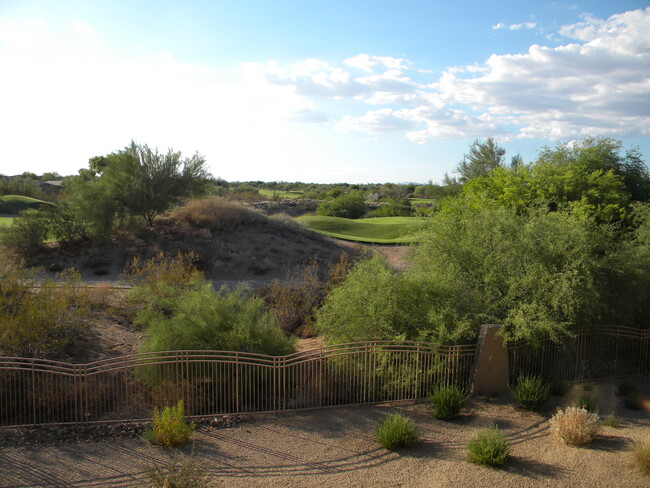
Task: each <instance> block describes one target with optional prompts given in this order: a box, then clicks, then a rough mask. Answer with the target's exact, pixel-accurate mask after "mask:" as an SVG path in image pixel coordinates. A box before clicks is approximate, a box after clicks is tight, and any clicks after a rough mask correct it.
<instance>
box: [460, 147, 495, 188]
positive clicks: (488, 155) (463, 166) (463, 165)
mask: <svg viewBox="0 0 650 488" xmlns="http://www.w3.org/2000/svg"><path fill="white" fill-rule="evenodd" d="M505 154H506V150H505V149H503V148H502V147H500V146H499V145H498V144H497V143H496V142H495V141H494V139H492V138H491V137H488V138H487V140H486V141H485V142H481V141H479V140H476V141H474V142H473V143H472V144H471V145H470V148H469V153H468V154H465V155H464V156H463V159H462V161H461V162H460V163H459V164H458V167H457V168H456V172H457V173H458V174H459V175H460V178H459V179H460V182H461V183H467V182H468V181H470V180H473V179H475V178H479V177H483V176H486V175H488V174H489V173H490V171H492V170H493V169H495V168H498V167H499V166H501V164H502V163H503V158H504V156H505Z"/></svg>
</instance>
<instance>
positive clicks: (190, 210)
mask: <svg viewBox="0 0 650 488" xmlns="http://www.w3.org/2000/svg"><path fill="white" fill-rule="evenodd" d="M169 216H170V217H171V218H172V219H174V220H176V221H177V222H181V223H182V222H185V223H187V224H189V225H191V226H192V227H197V228H201V229H208V230H210V231H212V232H226V231H231V230H233V229H236V228H237V227H239V226H240V225H243V224H249V223H254V222H260V221H262V220H264V219H265V217H264V216H263V215H262V214H260V213H258V212H256V211H254V210H251V209H250V208H247V207H245V206H244V205H242V204H240V203H237V202H232V201H228V200H224V199H223V198H219V197H208V198H201V199H196V200H190V201H188V202H187V203H186V204H185V205H183V206H182V207H179V208H177V209H175V210H173V211H172V212H170V214H169Z"/></svg>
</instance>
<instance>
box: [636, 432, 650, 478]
mask: <svg viewBox="0 0 650 488" xmlns="http://www.w3.org/2000/svg"><path fill="white" fill-rule="evenodd" d="M633 454H634V460H635V461H636V464H637V466H639V468H640V469H641V471H643V472H644V473H645V474H648V475H650V437H648V438H647V439H646V440H645V441H642V442H636V443H635V444H634V450H633Z"/></svg>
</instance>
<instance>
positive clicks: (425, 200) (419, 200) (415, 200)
mask: <svg viewBox="0 0 650 488" xmlns="http://www.w3.org/2000/svg"><path fill="white" fill-rule="evenodd" d="M409 201H410V202H411V205H418V204H424V205H433V204H434V203H435V200H432V199H431V198H409Z"/></svg>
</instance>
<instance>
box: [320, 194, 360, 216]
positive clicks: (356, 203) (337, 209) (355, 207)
mask: <svg viewBox="0 0 650 488" xmlns="http://www.w3.org/2000/svg"><path fill="white" fill-rule="evenodd" d="M366 211H367V207H366V204H365V200H364V196H363V193H362V192H360V191H356V190H355V191H351V192H349V193H345V194H343V195H339V196H337V197H336V198H334V200H332V201H331V202H323V203H321V204H319V205H318V207H317V209H316V213H317V214H318V215H327V216H330V217H343V218H346V219H358V218H359V217H362V216H363V215H364V214H365V213H366Z"/></svg>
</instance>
